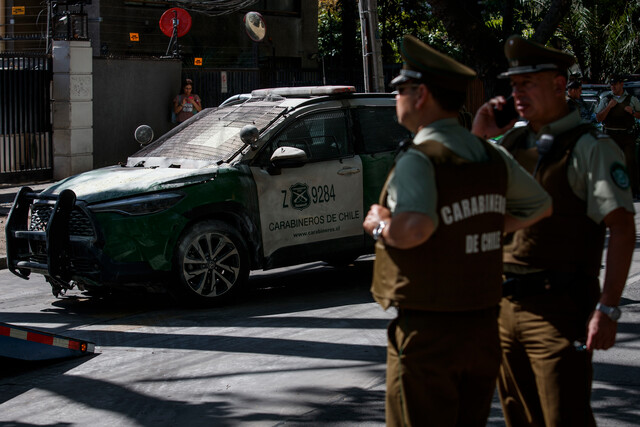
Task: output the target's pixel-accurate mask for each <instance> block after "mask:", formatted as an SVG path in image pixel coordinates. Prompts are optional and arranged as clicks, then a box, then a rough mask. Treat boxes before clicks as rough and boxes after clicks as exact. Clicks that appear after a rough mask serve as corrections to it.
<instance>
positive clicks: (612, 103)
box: [607, 98, 618, 108]
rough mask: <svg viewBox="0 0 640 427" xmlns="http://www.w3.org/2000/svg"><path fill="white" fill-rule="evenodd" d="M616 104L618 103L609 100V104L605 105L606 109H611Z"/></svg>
mask: <svg viewBox="0 0 640 427" xmlns="http://www.w3.org/2000/svg"><path fill="white" fill-rule="evenodd" d="M617 104H618V101H616V100H615V99H613V98H611V99H610V100H609V103H608V104H607V107H609V108H613V107H615V106H616V105H617Z"/></svg>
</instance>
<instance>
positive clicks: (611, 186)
mask: <svg viewBox="0 0 640 427" xmlns="http://www.w3.org/2000/svg"><path fill="white" fill-rule="evenodd" d="M580 123H581V120H580V114H579V113H578V112H577V111H571V112H570V113H569V114H568V115H566V116H564V117H563V118H561V119H560V120H558V121H555V122H553V123H550V124H548V125H546V126H544V127H543V128H542V129H540V132H538V133H537V134H536V133H534V132H533V131H530V132H529V133H528V134H527V148H531V147H534V146H535V142H536V140H537V139H539V138H540V136H541V135H543V134H550V135H559V134H561V133H563V132H566V131H568V130H570V129H572V128H574V127H576V126H578V125H580ZM620 165H624V154H623V152H622V150H620V148H618V146H617V145H616V143H615V142H613V140H612V139H611V138H609V137H608V136H606V135H604V134H602V135H600V136H598V137H597V138H596V137H594V136H593V135H591V134H590V133H588V132H587V133H585V134H584V135H582V136H581V137H580V139H579V140H578V142H577V143H576V146H575V148H574V149H573V152H572V153H571V157H570V158H569V168H568V170H567V179H568V181H569V185H570V186H571V189H572V190H573V192H574V193H575V194H576V196H578V198H580V199H581V200H584V201H586V202H587V216H588V217H589V218H591V219H592V220H593V221H595V222H596V223H598V224H599V223H600V222H601V221H602V220H603V219H604V217H605V216H607V215H608V214H609V213H610V212H612V211H614V210H615V209H617V208H620V207H623V208H625V209H626V210H627V211H629V212H631V213H635V210H634V207H633V198H632V195H631V190H630V187H629V183H630V181H629V180H628V179H627V182H626V183H625V182H621V181H620V179H619V178H618V179H617V180H616V179H614V177H615V176H616V175H615V174H614V173H613V172H614V171H615V170H616V169H617V168H619V166H620Z"/></svg>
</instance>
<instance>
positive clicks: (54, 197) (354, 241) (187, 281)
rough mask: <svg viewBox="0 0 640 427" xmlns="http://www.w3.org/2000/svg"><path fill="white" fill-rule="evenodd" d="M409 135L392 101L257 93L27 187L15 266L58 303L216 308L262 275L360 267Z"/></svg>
mask: <svg viewBox="0 0 640 427" xmlns="http://www.w3.org/2000/svg"><path fill="white" fill-rule="evenodd" d="M147 130H148V129H147ZM141 134H143V135H144V132H141ZM408 136H409V133H408V131H407V130H406V129H404V128H403V127H401V126H400V125H399V124H398V123H397V120H396V115H395V98H394V96H393V95H391V94H356V93H354V88H353V87H350V86H321V87H297V88H277V89H261V90H256V91H253V92H252V93H251V96H250V97H248V99H246V100H244V102H241V103H239V104H233V103H232V104H230V105H228V106H223V107H219V108H210V109H205V110H203V111H202V112H200V113H199V114H197V115H195V116H194V117H193V118H191V119H189V120H188V121H186V122H184V123H182V124H181V125H179V126H178V127H176V128H174V129H173V130H171V131H170V132H168V133H167V134H165V135H163V136H162V137H161V138H159V139H158V140H157V141H155V142H152V143H149V144H148V145H145V146H143V147H142V148H141V150H140V151H138V152H137V153H135V154H134V155H132V156H131V157H130V158H129V159H128V161H127V164H126V165H118V166H112V167H106V168H102V169H96V170H93V171H89V172H85V173H82V174H79V175H76V176H72V177H70V178H67V179H64V180H62V181H60V182H58V183H56V184H54V185H52V186H51V187H49V188H47V189H46V190H44V191H42V192H41V193H34V192H33V191H32V190H31V189H29V188H27V187H24V188H22V189H21V190H20V192H19V193H18V195H17V197H16V202H15V203H14V206H13V207H12V209H11V212H10V214H9V218H8V220H7V226H6V232H7V262H8V267H9V269H10V270H11V271H12V272H13V273H15V274H16V275H18V276H20V277H23V278H28V276H29V275H30V274H31V273H39V274H43V275H44V276H46V279H47V281H48V282H49V283H50V284H51V286H52V289H53V292H54V294H55V295H59V294H61V293H64V292H65V291H66V290H67V289H70V288H72V287H73V286H77V287H78V288H79V289H82V290H85V291H88V292H89V293H96V294H99V293H101V292H102V291H105V290H111V289H112V288H115V287H129V286H143V287H146V288H148V289H150V290H159V289H160V290H164V289H168V290H170V291H173V292H174V293H175V294H177V295H180V296H182V297H185V298H186V299H188V300H191V301H193V302H201V303H214V302H219V301H223V300H225V299H227V298H229V297H230V296H232V295H233V294H234V293H236V292H237V291H238V290H239V289H241V288H242V285H243V284H244V283H245V282H246V281H247V279H248V276H249V272H250V271H251V270H255V269H270V268H275V267H282V266H289V265H295V264H300V263H304V262H311V261H318V260H322V261H327V262H330V263H343V262H349V261H352V260H354V259H355V258H356V257H358V256H359V255H362V254H366V253H371V252H372V250H373V241H372V239H371V238H370V237H369V236H368V235H366V234H365V233H364V232H363V229H362V221H363V219H364V215H365V214H366V212H367V210H368V208H369V206H370V205H371V204H372V203H375V202H377V199H378V197H379V194H380V190H381V188H382V185H383V183H384V180H385V177H386V175H387V173H388V171H389V169H390V167H391V166H392V164H393V161H394V157H395V152H396V149H397V147H398V144H399V142H400V141H401V140H403V139H404V138H406V137H408Z"/></svg>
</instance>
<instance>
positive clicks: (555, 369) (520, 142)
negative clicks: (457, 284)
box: [472, 36, 635, 426]
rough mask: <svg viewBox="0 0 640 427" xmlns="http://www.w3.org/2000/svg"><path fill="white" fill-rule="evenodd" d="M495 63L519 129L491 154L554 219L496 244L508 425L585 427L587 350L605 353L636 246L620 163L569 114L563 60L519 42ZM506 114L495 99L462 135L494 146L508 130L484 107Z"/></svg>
mask: <svg viewBox="0 0 640 427" xmlns="http://www.w3.org/2000/svg"><path fill="white" fill-rule="evenodd" d="M505 54H506V57H507V59H508V62H509V65H510V67H509V69H508V70H507V72H505V73H503V74H502V76H504V77H508V78H509V79H510V80H511V87H512V95H513V97H514V99H515V106H516V109H517V111H518V113H519V114H520V116H521V117H522V118H524V119H526V120H528V124H527V126H525V127H519V128H514V129H512V130H510V131H509V132H508V133H507V134H506V135H505V136H504V138H502V140H501V143H502V145H503V147H505V148H507V149H508V150H509V151H510V152H511V153H512V154H513V155H514V157H515V158H516V160H518V162H520V163H521V164H522V165H523V166H524V167H525V168H526V169H527V170H529V171H530V172H531V173H532V174H533V175H534V177H535V179H536V180H537V181H538V182H540V183H541V184H542V186H543V187H544V188H545V189H546V190H547V191H548V192H549V194H551V197H552V199H553V214H552V215H551V216H550V217H549V218H545V219H543V220H542V221H540V222H538V223H537V224H534V225H532V226H530V227H527V228H525V229H522V230H519V231H517V232H515V233H514V234H513V235H512V236H510V239H511V240H510V241H509V242H505V248H504V263H505V264H504V272H505V277H506V281H505V283H504V285H503V294H504V298H503V299H502V302H501V305H500V339H501V345H502V355H503V359H502V365H501V368H500V376H499V380H498V390H499V393H500V399H501V402H502V407H503V411H504V415H505V420H506V422H507V425H508V426H526V425H534V426H544V425H546V426H593V425H595V421H594V418H593V414H592V411H591V404H590V394H591V380H592V365H591V357H592V351H593V350H598V349H602V350H606V349H608V348H610V347H611V346H612V345H614V342H615V338H616V328H617V321H618V318H619V317H620V309H619V308H618V303H619V302H620V296H621V294H622V291H623V288H624V285H625V282H626V279H627V273H628V271H629V264H630V262H631V257H632V253H633V249H634V245H635V225H634V218H633V215H634V208H633V202H632V199H631V191H630V189H629V179H628V175H627V172H626V168H625V166H624V157H623V154H622V152H621V151H620V149H619V148H618V147H617V146H616V144H615V143H614V142H613V141H612V140H611V139H609V138H608V137H607V136H606V135H603V134H600V133H598V132H597V131H596V130H595V129H594V128H593V127H592V125H590V124H588V123H583V122H581V120H580V116H579V114H578V112H577V111H575V110H572V111H570V110H569V107H568V106H567V103H566V101H565V94H564V89H565V86H566V84H567V77H566V76H567V68H568V67H569V66H571V65H572V64H573V63H574V59H573V57H572V56H571V55H568V54H566V53H564V52H561V51H558V50H555V49H551V48H547V47H545V46H543V45H540V44H538V43H535V42H533V41H529V40H526V39H524V38H522V37H520V36H512V37H510V38H509V39H508V40H507V42H506V44H505ZM504 103H505V100H504V98H502V97H497V98H494V99H492V100H491V101H490V102H488V103H486V104H485V105H483V106H482V107H481V108H480V109H479V110H478V112H477V114H476V118H475V120H474V124H473V128H472V131H473V132H474V133H475V134H476V135H483V136H485V135H486V136H494V135H499V134H502V133H504V132H505V131H506V130H507V129H509V128H510V127H511V126H513V123H511V124H510V125H507V126H506V127H505V128H498V126H497V125H496V124H495V120H494V107H495V108H498V109H500V108H502V107H503V106H504ZM514 121H515V120H514ZM607 228H608V229H609V233H610V234H609V243H608V250H607V259H606V271H605V278H604V283H603V286H602V291H601V289H600V286H599V280H598V276H599V274H600V266H601V257H602V251H603V245H604V237H605V231H606V229H607Z"/></svg>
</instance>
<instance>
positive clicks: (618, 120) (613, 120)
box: [603, 95, 635, 129]
mask: <svg viewBox="0 0 640 427" xmlns="http://www.w3.org/2000/svg"><path fill="white" fill-rule="evenodd" d="M611 99H612V96H611V95H608V96H607V100H609V101H610V100H611ZM630 104H631V95H627V97H626V98H625V99H624V101H622V102H618V103H617V104H616V106H615V107H613V108H612V109H611V110H609V113H608V114H607V117H606V118H605V119H604V121H603V123H604V127H605V128H611V129H631V128H632V127H633V125H634V124H635V119H634V117H633V115H632V114H629V113H627V112H626V111H624V109H625V107H628V106H629V105H630Z"/></svg>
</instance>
